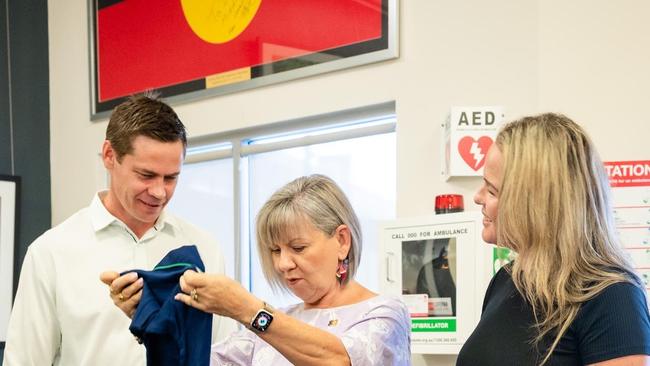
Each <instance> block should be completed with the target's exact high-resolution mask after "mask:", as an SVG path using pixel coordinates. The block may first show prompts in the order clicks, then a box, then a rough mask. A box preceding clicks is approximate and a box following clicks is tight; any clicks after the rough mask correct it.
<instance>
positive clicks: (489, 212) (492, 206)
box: [474, 144, 503, 244]
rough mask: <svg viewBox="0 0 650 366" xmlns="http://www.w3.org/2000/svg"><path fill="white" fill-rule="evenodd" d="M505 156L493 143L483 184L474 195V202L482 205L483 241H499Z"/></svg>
mask: <svg viewBox="0 0 650 366" xmlns="http://www.w3.org/2000/svg"><path fill="white" fill-rule="evenodd" d="M502 168H503V157H502V155H501V151H500V150H499V148H498V147H497V144H492V147H490V150H489V151H488V153H487V157H486V158H485V168H484V170H483V184H482V185H481V188H480V189H479V190H478V191H477V192H476V194H475V195H474V202H476V204H477V205H480V206H482V207H481V212H482V213H483V232H482V233H481V236H482V237H483V241H485V242H486V243H490V244H496V243H497V212H498V210H499V190H500V189H501V181H502V179H503V169H502Z"/></svg>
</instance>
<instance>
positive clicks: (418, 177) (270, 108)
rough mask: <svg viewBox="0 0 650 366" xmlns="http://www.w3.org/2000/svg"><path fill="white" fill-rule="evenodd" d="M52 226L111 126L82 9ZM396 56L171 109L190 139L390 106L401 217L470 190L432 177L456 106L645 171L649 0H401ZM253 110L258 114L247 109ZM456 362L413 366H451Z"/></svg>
mask: <svg viewBox="0 0 650 366" xmlns="http://www.w3.org/2000/svg"><path fill="white" fill-rule="evenodd" d="M48 6H49V10H48V11H49V30H50V78H51V80H50V88H51V102H50V108H51V118H52V122H51V149H52V151H51V158H52V164H51V166H52V200H53V202H52V218H53V224H57V223H59V222H61V221H62V220H63V219H65V218H66V217H67V216H69V215H70V214H72V213H73V212H74V211H76V210H77V209H79V208H81V207H83V206H85V205H87V204H88V202H89V201H90V199H91V196H92V194H93V193H94V191H95V189H96V187H97V186H101V185H102V182H99V181H98V179H99V178H98V176H97V174H96V167H97V160H96V159H97V157H96V153H97V152H98V151H99V148H100V146H101V142H102V139H103V136H104V130H105V128H106V122H105V121H102V122H99V123H92V122H90V119H89V117H88V116H89V110H90V97H89V80H88V74H89V72H88V69H89V66H88V60H89V59H88V17H87V4H86V0H66V1H60V0H51V1H49V4H48ZM399 8H400V26H399V28H400V37H399V38H400V40H399V42H400V57H399V58H398V59H396V60H391V61H386V62H382V63H378V64H373V65H368V66H363V67H358V68H353V69H349V70H345V71H338V72H334V73H329V74H325V75H322V76H317V77H311V78H306V79H302V80H297V81H291V82H286V83H282V84H277V85H273V86H267V87H263V88H259V89H256V90H251V91H245V92H239V93H235V94H231V95H226V96H220V97H213V98H210V99H204V100H201V101H196V102H192V103H186V104H182V105H177V106H175V109H176V110H177V112H178V113H179V115H180V116H181V118H182V119H183V121H184V122H185V123H186V125H187V126H188V129H189V131H190V134H191V135H192V136H198V135H202V134H207V133H214V132H220V131H228V130H231V129H236V128H242V127H249V126H255V125H261V124H265V123H269V122H276V121H282V120H287V119H292V118H297V117H302V116H309V115H314V114H319V113H325V112H331V111H336V110H339V109H345V108H351V107H358V106H363V105H368V104H375V103H379V102H384V101H389V100H395V101H396V103H397V120H398V128H397V129H398V133H397V138H398V141H397V150H398V152H397V153H398V156H397V164H398V181H397V190H398V192H397V199H398V206H397V215H398V216H400V217H404V216H418V215H425V214H430V213H431V212H432V211H433V199H434V196H435V195H437V194H440V193H448V192H458V193H462V194H464V195H465V200H466V207H467V208H470V207H471V205H472V204H471V197H472V193H473V191H474V189H475V188H476V187H477V186H478V179H475V178H472V179H463V180H458V179H457V180H454V181H451V182H444V181H443V180H442V179H441V177H440V171H441V167H440V147H439V144H438V143H439V141H440V133H441V130H440V128H439V125H440V123H441V122H442V121H443V120H444V119H445V117H446V115H447V114H448V112H449V108H450V106H452V105H503V106H504V107H505V108H506V117H507V118H513V117H517V116H521V115H524V114H532V113H538V112H542V111H556V112H562V113H565V114H567V115H569V116H570V117H572V118H574V119H576V120H577V121H579V122H580V123H581V124H582V125H583V126H585V127H586V129H587V130H588V131H589V132H590V134H591V135H592V137H593V139H594V140H595V141H596V144H597V145H598V146H599V147H600V151H601V154H602V156H603V158H604V159H605V160H624V159H649V158H650V144H648V137H649V136H650V127H648V123H649V122H650V121H649V120H648V116H647V113H646V109H645V108H646V106H647V105H649V104H650V103H649V102H650V92H649V91H648V85H649V84H650V68H649V67H648V65H650V48H649V47H648V45H649V44H650V23H648V22H647V21H644V17H645V16H647V14H649V13H650V2H647V1H645V0H624V1H617V2H613V1H610V0H572V1H562V0H516V1H514V0H493V1H489V2H486V1H481V0H460V1H440V0H402V1H401V2H400V7H399ZM252 106H254V107H252ZM454 362H455V357H453V356H426V357H422V356H416V357H415V358H414V364H416V365H424V364H436V365H453V364H454Z"/></svg>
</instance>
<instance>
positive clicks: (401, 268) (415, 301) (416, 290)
mask: <svg viewBox="0 0 650 366" xmlns="http://www.w3.org/2000/svg"><path fill="white" fill-rule="evenodd" d="M482 219H483V216H482V215H481V213H480V212H460V213H452V214H445V215H435V216H427V217H419V218H404V219H397V220H394V221H390V222H384V223H382V225H381V226H380V234H379V235H380V242H381V252H380V253H381V261H382V265H381V270H380V276H381V279H380V286H381V289H382V292H383V293H386V294H390V295H398V296H401V298H402V299H403V300H404V302H405V303H406V304H407V306H408V308H409V313H410V315H411V352H413V353H427V354H457V353H458V351H459V350H460V348H461V347H462V345H463V343H464V342H465V340H466V339H467V338H468V337H469V335H470V334H471V332H472V330H473V329H474V327H475V326H476V324H477V323H478V320H479V318H480V314H481V304H482V301H483V296H484V294H485V289H486V288H487V285H488V283H489V281H490V278H491V276H492V274H493V273H494V270H493V263H492V257H493V254H492V253H493V246H492V245H489V244H486V243H484V242H483V240H482V239H481V231H482V229H483V224H482Z"/></svg>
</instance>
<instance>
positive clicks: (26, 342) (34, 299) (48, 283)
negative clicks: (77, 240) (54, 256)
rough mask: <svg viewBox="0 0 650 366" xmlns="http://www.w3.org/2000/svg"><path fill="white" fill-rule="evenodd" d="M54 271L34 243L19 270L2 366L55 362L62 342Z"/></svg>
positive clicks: (48, 257) (27, 365) (49, 258)
mask: <svg viewBox="0 0 650 366" xmlns="http://www.w3.org/2000/svg"><path fill="white" fill-rule="evenodd" d="M35 249H36V250H35ZM39 249H40V250H39ZM54 272H55V271H54V265H53V263H52V260H51V257H50V256H49V253H48V252H46V251H44V250H43V248H42V247H40V248H35V247H34V245H33V244H32V246H30V247H29V249H28V250H27V254H26V256H25V260H24V262H23V267H22V270H21V273H20V282H19V285H18V291H17V293H16V299H15V301H14V306H13V310H12V312H11V318H10V319H9V326H8V329H7V342H6V345H5V351H4V362H3V365H5V366H18V365H20V366H29V365H51V364H52V363H53V361H54V358H55V356H56V354H57V353H58V351H59V347H60V345H61V330H60V327H59V322H58V317H57V314H56V298H55V285H54Z"/></svg>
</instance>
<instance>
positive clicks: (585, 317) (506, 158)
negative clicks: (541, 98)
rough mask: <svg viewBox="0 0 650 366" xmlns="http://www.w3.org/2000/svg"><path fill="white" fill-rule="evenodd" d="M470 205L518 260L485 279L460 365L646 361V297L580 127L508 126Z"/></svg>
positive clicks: (549, 120) (490, 237)
mask: <svg viewBox="0 0 650 366" xmlns="http://www.w3.org/2000/svg"><path fill="white" fill-rule="evenodd" d="M474 200H475V202H476V203H477V204H479V205H481V206H482V212H483V215H484V219H483V225H484V228H483V231H482V236H483V240H485V241H486V242H488V243H494V244H497V245H499V246H503V247H506V248H510V249H512V250H513V251H515V252H517V254H518V256H517V257H516V259H515V261H514V262H513V263H512V264H509V265H507V266H506V267H504V268H503V269H501V270H500V271H499V272H498V273H497V274H496V275H495V277H494V278H493V279H492V282H491V283H490V286H489V288H488V290H487V293H486V295H485V300H484V303H483V313H482V316H481V320H480V322H479V324H478V326H477V327H476V329H475V330H474V332H473V334H472V335H471V336H470V337H469V339H468V340H467V342H466V343H465V345H464V346H463V348H462V350H461V352H460V354H459V355H458V361H457V365H462V366H465V365H603V366H605V365H607V366H614V365H650V357H649V356H648V355H650V319H649V315H648V304H647V300H646V297H645V290H644V288H643V286H642V285H641V283H640V280H639V278H638V277H637V276H636V275H635V274H634V272H633V270H632V267H631V266H630V264H629V263H628V262H627V260H626V259H625V256H624V255H623V253H622V251H621V247H620V245H619V242H618V238H617V237H616V233H615V229H614V220H613V217H612V211H611V206H610V201H609V187H608V181H607V176H606V174H605V172H604V168H603V165H602V162H601V161H600V158H599V157H598V155H597V153H596V151H595V149H594V147H593V145H592V143H591V141H590V140H589V138H588V137H587V136H586V134H585V132H584V131H583V130H582V128H580V127H579V126H578V125H577V124H575V123H574V122H573V121H571V120H570V119H569V118H567V117H565V116H562V115H557V114H542V115H539V116H534V117H526V118H523V119H521V120H518V121H515V122H512V123H510V124H508V125H506V126H505V127H504V128H503V130H502V131H500V133H499V134H498V136H497V139H496V143H495V144H494V145H493V146H492V147H491V148H490V150H489V152H488V154H487V157H486V164H485V170H484V183H483V185H482V187H481V188H480V190H479V191H478V192H477V193H476V195H475V197H474Z"/></svg>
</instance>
